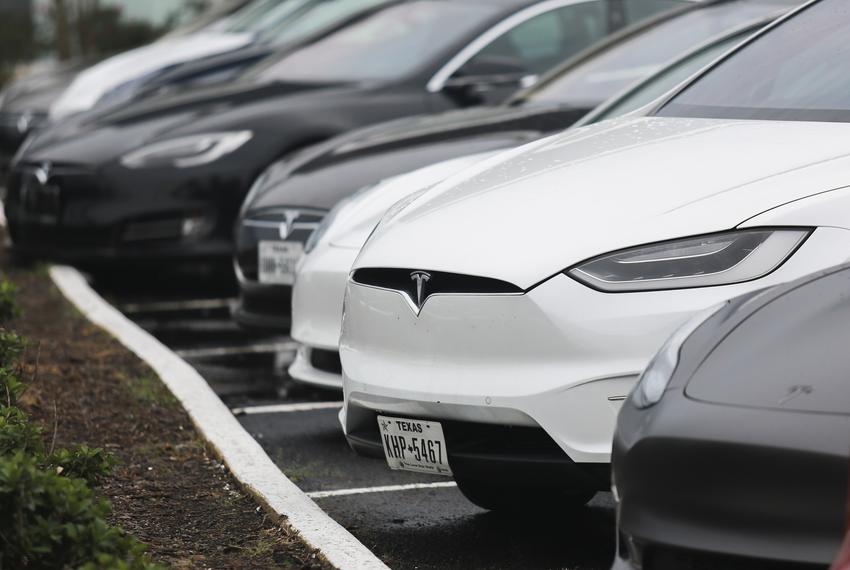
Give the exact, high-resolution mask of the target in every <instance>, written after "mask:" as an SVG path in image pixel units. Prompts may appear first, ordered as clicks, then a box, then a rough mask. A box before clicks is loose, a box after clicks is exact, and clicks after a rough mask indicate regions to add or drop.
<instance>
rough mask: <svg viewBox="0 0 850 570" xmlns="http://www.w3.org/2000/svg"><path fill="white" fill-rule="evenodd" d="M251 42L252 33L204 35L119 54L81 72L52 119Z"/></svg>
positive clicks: (52, 114) (66, 92)
mask: <svg viewBox="0 0 850 570" xmlns="http://www.w3.org/2000/svg"><path fill="white" fill-rule="evenodd" d="M252 39H253V37H252V36H251V35H249V34H220V33H211V32H203V33H197V34H192V35H189V36H180V37H174V38H166V39H162V40H160V41H158V42H154V43H152V44H150V45H147V46H144V47H140V48H136V49H134V50H130V51H128V52H124V53H122V54H119V55H116V56H114V57H111V58H109V59H107V60H105V61H102V62H100V63H98V64H97V65H94V66H92V67H90V68H88V69H87V70H85V71H83V72H82V73H80V74H79V75H78V76H77V78H76V79H75V80H74V82H73V83H71V85H70V86H69V87H68V89H67V90H66V91H65V92H64V93H63V94H62V96H61V97H60V98H59V99H58V100H57V101H56V102H55V103H54V104H53V106H52V107H51V109H50V116H51V119H54V120H55V119H61V118H64V117H67V116H69V115H72V114H74V113H79V112H82V111H85V110H87V109H90V108H92V107H93V106H94V105H95V103H97V102H98V100H99V99H100V98H101V97H102V96H103V95H104V94H106V93H107V92H109V91H111V90H112V89H114V88H116V87H119V86H122V85H123V84H126V83H129V82H132V81H136V80H140V79H143V78H145V77H146V76H150V75H151V74H154V73H157V72H161V71H164V70H166V69H167V68H169V67H171V66H173V65H178V64H180V63H183V62H186V61H190V60H193V59H197V58H201V57H206V56H210V55H213V54H216V53H222V52H226V51H229V50H234V49H238V48H240V47H242V46H245V45H247V44H249V43H250V42H251V41H252Z"/></svg>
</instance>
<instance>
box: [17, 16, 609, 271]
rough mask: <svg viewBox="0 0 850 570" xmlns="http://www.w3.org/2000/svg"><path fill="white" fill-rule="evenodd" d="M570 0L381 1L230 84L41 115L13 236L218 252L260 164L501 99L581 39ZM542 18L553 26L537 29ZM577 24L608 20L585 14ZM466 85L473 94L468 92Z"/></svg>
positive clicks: (592, 30) (30, 242) (84, 245)
mask: <svg viewBox="0 0 850 570" xmlns="http://www.w3.org/2000/svg"><path fill="white" fill-rule="evenodd" d="M575 4H576V0H551V1H546V2H535V1H532V0H505V1H502V2H498V3H495V2H485V1H484V0H460V1H458V0H455V1H448V0H439V1H435V0H411V1H407V2H402V3H398V4H392V5H389V6H384V7H383V8H382V9H381V10H379V11H377V12H376V13H373V14H371V15H369V16H368V17H366V18H364V19H361V20H358V21H357V22H355V23H354V24H352V25H350V26H348V27H345V28H343V29H342V30H339V31H337V32H335V33H332V34H330V35H328V36H324V37H323V38H321V39H320V40H318V41H316V42H314V43H311V44H309V45H308V46H305V47H304V48H302V49H300V50H297V51H295V52H293V53H289V54H288V55H285V56H283V57H282V58H281V59H279V60H277V61H274V62H269V63H264V64H262V65H261V66H260V68H259V69H257V70H255V71H252V72H251V73H250V74H249V75H248V76H246V77H245V78H244V79H243V80H242V81H241V82H239V83H238V84H235V85H228V86H226V87H217V88H208V89H203V90H200V92H195V93H192V94H190V95H175V96H173V97H165V98H154V99H149V100H144V101H141V102H138V103H136V104H134V105H129V106H127V107H126V108H123V109H121V110H117V111H114V112H110V113H105V114H103V115H100V116H97V117H95V118H92V119H90V120H88V121H85V122H76V121H71V122H68V123H63V124H58V125H55V126H53V127H50V128H49V129H47V130H45V131H43V132H42V133H41V134H40V135H39V136H38V137H35V138H34V139H31V141H32V142H31V144H29V145H28V146H26V147H25V149H24V150H23V151H22V152H21V153H20V160H19V162H18V163H17V165H16V167H15V168H14V169H13V172H12V175H11V176H10V188H9V197H8V200H7V206H8V208H7V217H8V220H9V229H10V233H11V238H12V242H13V246H14V249H15V251H16V252H17V253H18V254H19V255H30V256H50V257H61V258H64V259H72V260H76V261H78V262H103V261H108V260H110V259H112V260H140V259H149V260H154V261H157V262H158V261H162V260H165V259H175V260H182V261H194V260H213V261H221V262H225V263H228V264H229V263H230V258H231V254H232V237H233V224H234V221H235V218H236V215H237V213H238V211H239V207H240V206H241V204H242V202H243V200H244V198H245V194H246V193H247V192H248V189H249V187H250V185H251V184H252V183H253V181H254V180H255V179H256V178H257V177H258V176H259V174H260V173H261V172H262V171H263V170H264V169H265V168H266V167H267V166H268V165H269V164H271V163H272V162H274V161H275V160H277V159H279V158H280V157H281V156H284V155H286V154H288V153H291V152H293V151H296V150H297V149H299V148H303V147H305V146H307V145H308V144H310V143H315V142H318V141H320V140H324V139H327V138H330V137H332V136H334V135H337V134H340V133H342V132H344V131H348V130H350V129H353V128H355V127H359V126H365V125H367V124H373V123H377V122H380V121H384V120H388V119H393V118H398V117H401V116H409V115H412V114H421V113H426V112H438V111H442V110H446V109H448V108H455V107H459V106H463V105H467V104H472V103H474V104H479V103H484V102H486V101H492V102H499V101H501V100H503V99H504V98H505V97H506V96H508V94H509V93H510V92H512V91H513V90H515V87H516V85H517V83H519V82H523V81H528V79H527V78H528V77H529V76H530V75H536V74H539V73H542V72H544V71H545V70H547V69H549V68H550V67H552V66H553V65H555V64H556V63H558V62H559V61H560V59H561V58H562V57H563V54H564V53H565V52H567V51H568V50H566V48H564V46H563V45H562V42H564V41H565V42H574V41H576V40H577V38H580V42H581V45H584V43H585V42H586V39H585V37H584V36H577V35H574V34H571V33H568V32H569V30H570V28H569V26H572V25H573V24H575V23H576V20H574V19H572V18H566V19H562V18H561V16H568V15H572V14H574V12H573V8H574V7H575ZM581 4H582V6H583V7H585V8H586V9H587V10H589V11H591V12H592V11H594V10H596V9H597V8H598V7H599V1H598V0H596V1H582V2H581ZM580 21H581V22H584V21H585V20H583V19H582V20H580ZM541 26H543V27H545V28H546V29H547V30H549V31H550V32H552V33H547V34H542V33H538V31H539V29H540V27H541ZM580 31H583V32H586V33H587V34H588V35H590V36H593V35H594V34H595V35H597V36H599V37H601V36H602V35H604V34H605V33H606V29H605V28H598V27H595V26H592V25H590V24H588V26H587V27H586V28H584V27H581V28H580ZM577 46H578V44H577ZM428 86H430V87H428ZM470 90H472V91H474V92H475V93H479V92H482V91H484V92H485V93H484V95H483V96H482V97H478V96H476V97H475V99H474V100H470V99H469V98H468V97H467V96H466V95H464V94H466V93H469V92H470ZM485 100H486V101H485ZM45 166H47V168H46V167H45ZM259 221H260V222H262V220H259ZM279 226H280V224H279V223H278V224H277V227H279ZM288 259H289V258H286V256H285V254H284V256H283V259H282V261H281V263H283V264H284V265H285V263H286V262H287V260H288ZM282 267H283V266H282Z"/></svg>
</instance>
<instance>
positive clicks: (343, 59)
mask: <svg viewBox="0 0 850 570" xmlns="http://www.w3.org/2000/svg"><path fill="white" fill-rule="evenodd" d="M498 11H499V8H498V6H492V5H488V4H486V3H484V2H480V3H479V2H474V3H473V2H462V3H460V2H445V1H435V0H418V1H413V2H405V3H403V4H398V5H394V6H391V7H388V8H386V9H384V10H381V11H380V12H378V13H376V14H373V15H371V16H369V17H367V18H365V19H363V20H361V21H359V22H357V23H355V24H352V25H350V26H347V27H345V28H343V29H342V30H340V31H338V32H336V33H333V34H331V35H329V36H327V37H325V38H322V39H321V40H319V41H317V42H315V43H313V44H310V45H308V46H306V47H304V48H302V49H299V50H298V51H296V52H294V53H292V54H290V55H288V56H286V57H284V58H283V59H280V60H277V61H276V62H274V63H272V64H270V65H268V66H267V67H264V68H263V69H262V70H260V71H258V72H257V74H256V77H257V78H258V79H260V80H261V81H266V80H282V81H303V82H321V83H325V82H327V83H331V82H336V81H366V80H381V79H394V78H398V77H403V76H404V75H406V74H408V73H411V72H413V71H414V70H416V69H417V68H419V66H421V65H423V64H424V63H426V62H428V61H429V60H431V59H432V58H433V57H435V56H436V55H437V54H439V53H440V52H441V51H442V50H445V49H446V47H447V46H449V45H451V44H453V43H455V42H458V41H460V40H461V39H463V38H464V37H465V36H467V35H469V34H470V33H472V32H473V31H474V30H476V29H477V28H480V27H482V25H483V24H484V23H486V22H487V21H488V20H490V19H491V18H493V17H494V16H495V15H496V14H497V13H498Z"/></svg>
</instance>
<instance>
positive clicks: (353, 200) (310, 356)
mask: <svg viewBox="0 0 850 570" xmlns="http://www.w3.org/2000/svg"><path fill="white" fill-rule="evenodd" d="M753 31H755V30H753V29H752V28H750V27H745V28H742V29H738V30H736V31H734V32H733V33H730V34H728V35H725V34H724V35H722V36H720V37H717V38H714V39H712V40H711V41H709V42H708V43H706V44H704V45H702V46H700V47H698V48H696V49H694V50H692V51H691V52H689V53H688V54H686V55H684V56H682V57H681V58H679V59H678V60H676V61H675V62H673V63H671V64H670V65H669V66H667V67H666V68H664V69H662V70H661V71H658V72H656V73H655V74H653V75H652V76H651V77H649V78H647V79H646V80H644V81H641V82H639V84H638V85H636V86H634V87H632V88H630V89H627V90H626V91H624V92H623V93H622V94H620V95H618V96H615V97H613V98H612V99H611V100H610V101H608V102H606V103H604V104H603V105H601V106H600V111H593V112H592V113H590V115H589V116H590V117H592V118H591V119H584V118H583V119H582V120H581V121H580V123H582V124H585V122H586V121H588V122H587V123H586V124H591V123H592V122H596V120H595V118H599V119H601V118H603V117H607V118H613V117H615V116H616V115H615V113H626V112H628V111H629V110H631V108H632V107H633V106H634V107H637V108H640V107H643V106H645V105H646V104H647V103H651V102H652V100H653V99H657V98H658V95H656V94H663V93H665V92H667V91H669V90H671V89H673V88H674V87H676V85H678V84H679V83H681V81H682V80H683V79H685V78H687V77H689V76H690V75H693V74H694V73H696V72H697V71H698V70H699V69H700V68H701V67H704V66H705V65H706V64H708V63H709V62H711V61H712V60H713V59H715V58H717V57H718V56H719V55H720V54H722V53H723V51H725V50H727V49H729V48H731V47H732V46H733V45H734V44H735V43H737V42H740V41H741V40H742V39H744V38H745V37H746V36H747V35H749V34H751V33H753ZM481 156H482V155H472V156H470V157H466V158H465V159H463V158H461V159H452V160H450V161H447V162H444V163H437V164H435V165H433V166H431V167H425V168H423V169H419V170H417V171H414V172H412V173H410V174H406V175H401V176H397V177H394V178H391V179H389V180H387V181H385V182H381V183H379V184H377V185H376V186H374V187H367V189H364V190H361V191H358V192H357V193H356V195H354V196H352V197H350V198H347V199H345V200H343V201H342V202H340V203H339V204H337V206H335V207H334V208H333V209H332V210H331V211H330V213H329V214H328V215H327V217H326V218H325V219H324V220H323V221H322V223H321V224H320V226H319V229H317V230H316V231H314V232H313V233H312V234H311V235H310V237H309V239H308V240H307V244H306V246H305V253H306V254H307V255H306V256H305V258H304V261H303V262H302V263H301V264H299V266H298V270H297V273H296V279H295V285H294V286H293V288H292V328H291V335H292V338H293V339H294V340H296V341H297V342H298V343H299V344H300V347H299V349H298V353H297V356H296V358H295V361H294V362H293V364H292V366H290V368H289V375H290V376H291V377H292V378H293V379H295V380H298V381H301V382H306V383H308V384H316V385H320V386H323V387H327V388H337V389H342V365H341V364H340V360H339V350H338V347H339V333H340V326H341V323H340V321H341V319H342V299H343V296H344V294H345V285H346V281H347V280H348V274H349V273H350V271H351V266H352V265H353V264H354V260H355V258H356V257H357V254H358V253H359V252H360V248H361V247H362V246H363V244H364V243H365V242H366V239H367V238H368V237H369V234H370V233H371V231H372V230H373V229H374V228H375V226H376V225H377V223H378V222H379V221H380V219H381V217H382V216H383V215H384V213H386V211H387V210H388V209H389V208H390V207H391V206H392V205H393V204H395V203H397V202H398V201H399V200H402V199H403V198H405V197H406V196H407V195H409V194H413V193H415V192H416V191H418V190H420V189H425V188H428V187H430V186H432V185H433V184H435V183H436V182H438V181H439V180H437V179H436V178H435V176H436V177H438V176H439V174H441V173H443V172H445V171H446V169H449V168H454V167H455V166H458V167H460V166H463V167H466V166H468V165H471V164H473V163H474V162H477V160H478V159H479V158H480V157H481ZM483 156H487V155H483Z"/></svg>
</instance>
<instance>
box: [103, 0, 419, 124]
mask: <svg viewBox="0 0 850 570" xmlns="http://www.w3.org/2000/svg"><path fill="white" fill-rule="evenodd" d="M270 1H271V2H272V3H273V4H279V6H278V7H277V8H276V9H273V10H266V13H265V17H264V18H263V19H261V20H259V21H257V22H254V23H253V24H252V25H253V27H254V28H256V30H255V31H253V32H252V34H251V36H252V39H251V42H250V43H248V44H246V45H245V46H242V47H240V48H237V49H233V50H229V51H226V52H224V53H217V54H214V55H209V56H206V57H201V58H195V59H191V60H188V61H186V62H182V63H179V64H175V65H172V66H169V67H168V68H165V69H162V70H161V71H158V72H157V73H154V74H148V75H147V76H145V77H143V78H141V79H140V81H138V82H135V83H133V84H130V85H128V87H129V88H126V89H125V88H118V89H115V90H113V91H112V92H110V93H108V94H106V95H104V96H103V97H101V99H100V100H99V101H98V104H97V105H96V106H97V107H100V108H101V109H104V108H109V107H115V106H121V105H125V104H126V103H127V102H128V101H131V100H140V99H145V98H148V97H154V96H159V95H163V94H169V93H179V92H181V91H186V90H189V89H194V88H196V87H201V86H206V85H221V84H224V83H227V82H231V81H236V80H238V78H239V76H240V75H242V74H243V73H245V72H246V70H249V69H250V68H251V67H252V66H255V65H258V64H259V63H261V62H263V61H266V60H268V59H269V58H275V57H278V58H279V57H281V56H282V55H284V54H286V53H289V52H291V51H293V50H296V49H298V47H300V46H302V45H305V44H308V43H312V42H314V41H316V40H318V39H321V38H322V37H323V36H326V35H328V34H332V33H334V32H336V31H337V30H339V29H341V28H343V27H346V26H348V25H351V24H352V23H354V22H355V21H357V20H359V19H361V18H365V17H367V16H369V15H370V14H371V13H373V12H374V11H376V10H378V9H380V7H381V6H384V5H388V4H390V3H398V2H402V1H404V0H288V2H284V3H281V1H280V0H266V1H265V2H260V4H261V5H263V4H267V3H269V2H270ZM252 21H253V19H252ZM233 25H234V24H230V26H231V27H232V26H233ZM221 27H222V26H217V27H216V29H219V28H221Z"/></svg>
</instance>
